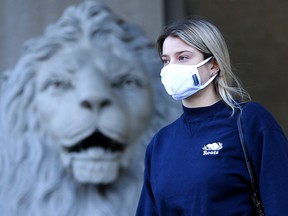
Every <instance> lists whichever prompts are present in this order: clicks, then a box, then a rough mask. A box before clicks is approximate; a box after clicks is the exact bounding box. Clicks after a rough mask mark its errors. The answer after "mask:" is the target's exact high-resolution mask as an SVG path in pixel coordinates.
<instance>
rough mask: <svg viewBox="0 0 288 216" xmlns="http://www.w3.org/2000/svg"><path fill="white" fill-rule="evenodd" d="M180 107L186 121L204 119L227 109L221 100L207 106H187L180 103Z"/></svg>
mask: <svg viewBox="0 0 288 216" xmlns="http://www.w3.org/2000/svg"><path fill="white" fill-rule="evenodd" d="M182 108H183V111H184V113H183V117H184V119H185V120H187V121H197V120H205V119H206V118H210V117H213V116H215V115H217V114H218V113H219V112H223V111H227V109H229V107H228V106H227V105H226V104H225V102H224V101H223V100H220V101H218V102H216V103H214V104H212V105H211V106H207V107H197V108H188V107H185V106H183V105H182Z"/></svg>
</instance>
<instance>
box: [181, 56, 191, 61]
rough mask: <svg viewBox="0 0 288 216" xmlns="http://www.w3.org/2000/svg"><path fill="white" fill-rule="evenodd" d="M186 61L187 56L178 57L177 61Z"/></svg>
mask: <svg viewBox="0 0 288 216" xmlns="http://www.w3.org/2000/svg"><path fill="white" fill-rule="evenodd" d="M188 59H189V58H188V56H180V57H179V61H186V60H188Z"/></svg>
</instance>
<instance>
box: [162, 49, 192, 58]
mask: <svg viewBox="0 0 288 216" xmlns="http://www.w3.org/2000/svg"><path fill="white" fill-rule="evenodd" d="M184 52H189V53H193V51H191V50H181V51H178V52H176V53H175V54H174V55H179V54H182V53H184ZM168 56H169V55H167V54H162V55H161V57H168Z"/></svg>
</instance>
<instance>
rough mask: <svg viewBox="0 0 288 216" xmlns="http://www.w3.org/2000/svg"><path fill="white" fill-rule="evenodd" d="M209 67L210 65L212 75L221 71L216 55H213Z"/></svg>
mask: <svg viewBox="0 0 288 216" xmlns="http://www.w3.org/2000/svg"><path fill="white" fill-rule="evenodd" d="M209 67H210V76H211V77H212V76H214V75H216V74H217V73H219V71H220V67H219V64H218V62H217V60H216V59H215V58H214V57H213V59H212V61H211V62H210V65H209Z"/></svg>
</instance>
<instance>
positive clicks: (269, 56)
mask: <svg viewBox="0 0 288 216" xmlns="http://www.w3.org/2000/svg"><path fill="white" fill-rule="evenodd" d="M184 7H185V12H186V14H185V15H198V16H202V17H205V18H208V19H210V20H211V21H213V22H214V23H215V24H216V25H217V26H218V27H219V28H220V29H221V31H222V32H223V33H224V36H225V39H227V43H228V46H229V48H230V52H231V57H232V65H233V66H234V67H235V68H236V70H237V72H238V74H239V76H240V77H241V80H242V81H243V83H244V86H245V87H246V89H247V90H248V91H249V92H250V94H251V96H252V98H253V100H256V101H259V102H260V103H261V104H263V105H264V106H265V107H267V108H268V109H269V110H270V111H271V112H272V113H273V115H274V116H275V118H276V119H277V121H278V122H279V123H280V125H281V126H282V128H283V129H284V132H286V135H288V124H287V122H288V115H287V107H288V100H287V98H288V97H287V95H288V87H287V79H288V73H287V72H286V68H287V67H288V61H287V57H286V52H287V47H288V40H287V38H288V28H287V27H286V26H287V25H286V22H287V20H288V13H287V9H288V1H286V0H275V1H263V2H261V4H259V1H251V0H242V1H226V0H219V1H214V0H206V1H205V3H204V2H203V1H201V0H191V1H185V4H184Z"/></svg>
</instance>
